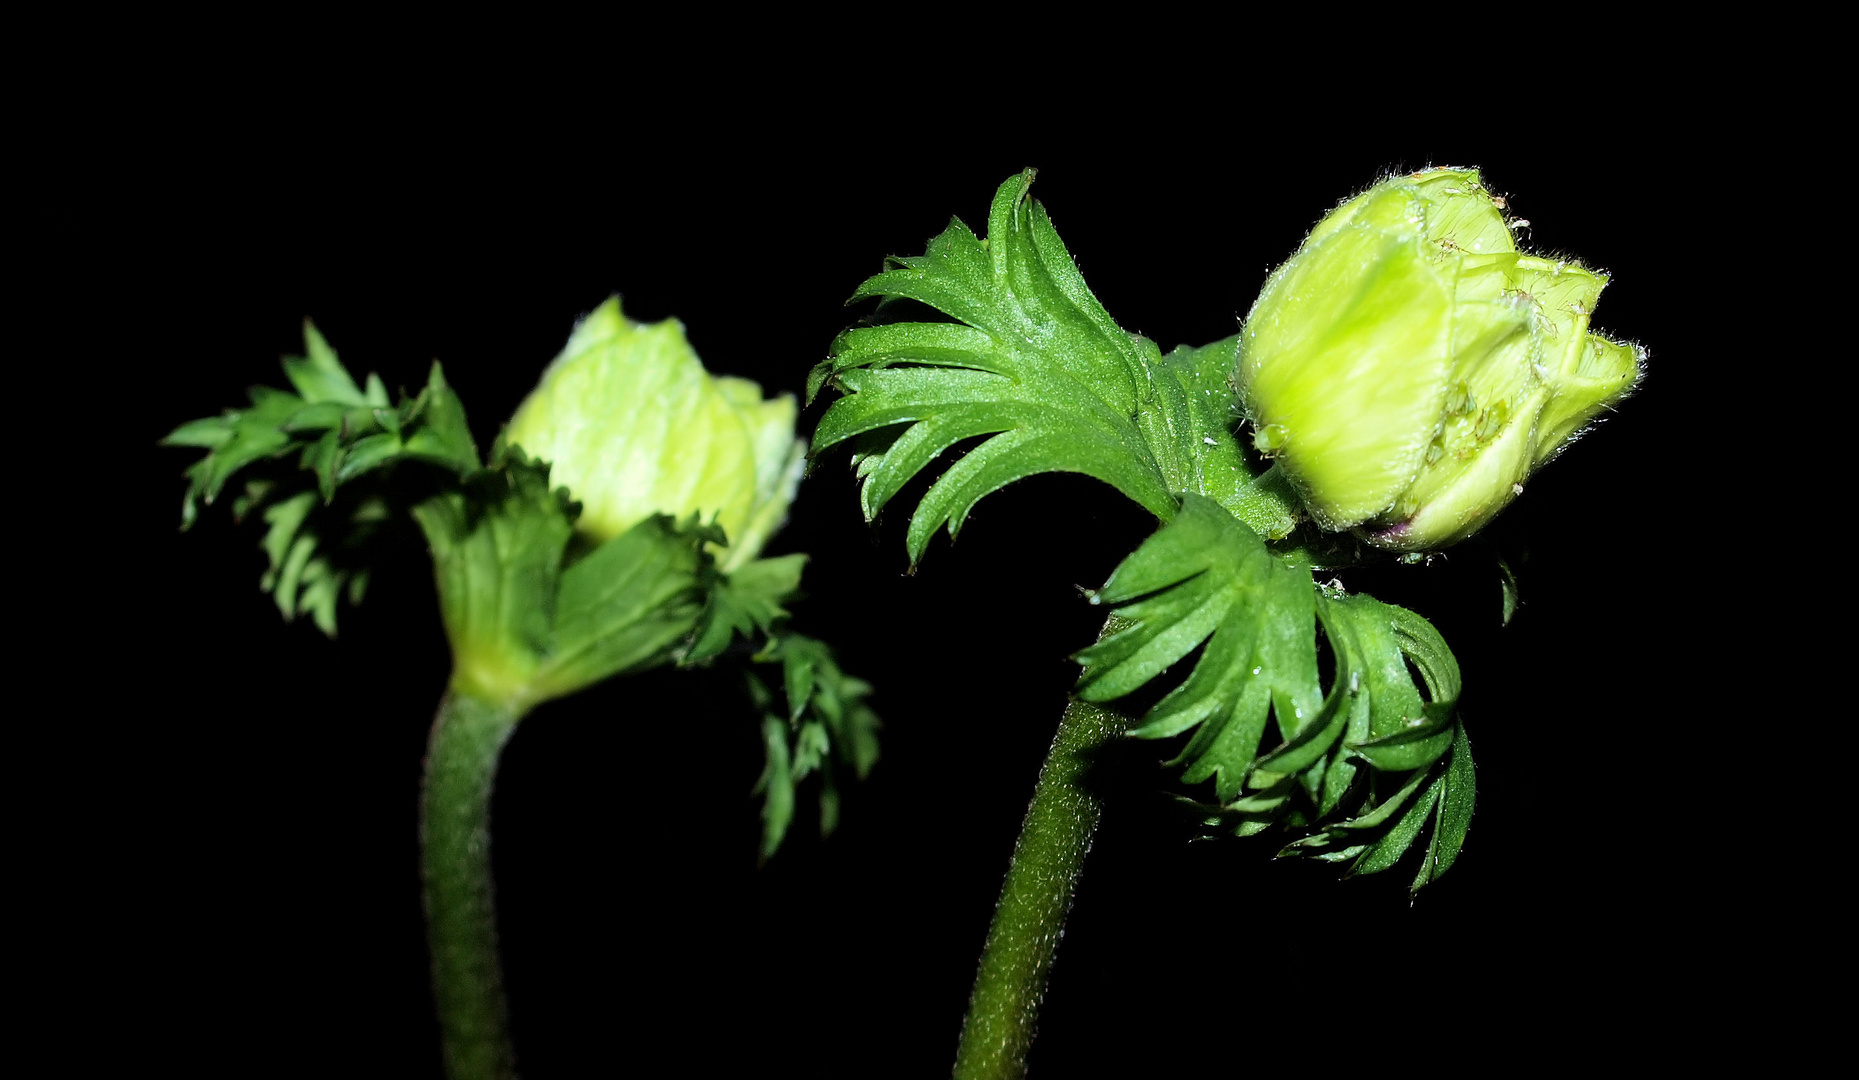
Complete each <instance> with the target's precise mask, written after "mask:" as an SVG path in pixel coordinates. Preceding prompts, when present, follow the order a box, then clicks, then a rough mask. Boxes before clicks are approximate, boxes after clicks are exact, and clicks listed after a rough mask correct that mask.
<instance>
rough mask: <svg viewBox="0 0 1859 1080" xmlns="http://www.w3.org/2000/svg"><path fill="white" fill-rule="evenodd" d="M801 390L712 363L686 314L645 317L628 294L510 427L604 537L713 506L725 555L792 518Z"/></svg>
mask: <svg viewBox="0 0 1859 1080" xmlns="http://www.w3.org/2000/svg"><path fill="white" fill-rule="evenodd" d="M795 414H796V407H795V404H794V399H793V397H792V396H790V395H786V394H783V395H781V396H780V397H776V398H773V399H770V400H766V401H764V400H763V399H762V388H761V387H760V386H758V385H757V384H755V383H753V382H750V381H749V380H747V379H737V378H728V377H718V376H714V375H711V374H710V373H709V372H707V371H705V370H704V366H703V363H702V362H701V361H699V360H698V358H697V353H696V351H695V350H693V349H692V348H691V345H690V342H689V341H688V340H686V338H685V336H684V326H683V325H682V324H681V323H679V322H677V321H676V320H672V319H668V320H666V321H664V322H661V323H649V324H648V323H636V322H633V321H632V320H630V319H628V318H626V317H625V316H624V315H623V314H622V313H621V311H620V302H619V300H618V299H617V298H615V299H611V300H608V301H607V302H606V303H604V304H602V305H601V306H600V307H599V308H597V309H595V311H594V312H593V313H592V314H590V315H589V316H588V317H587V318H585V319H583V320H582V321H581V323H580V325H579V326H577V327H575V330H574V333H573V334H572V335H571V336H570V337H569V339H568V345H567V347H565V348H564V349H563V350H562V354H561V356H559V357H557V358H556V360H555V362H554V363H553V364H551V365H550V366H549V369H548V371H546V372H544V373H543V376H542V383H541V385H540V386H538V387H536V389H535V391H534V392H533V393H531V394H530V395H529V398H528V399H527V400H526V401H524V402H523V404H522V405H521V406H520V407H519V408H518V409H517V411H516V415H515V416H514V417H513V418H512V419H511V421H510V427H509V429H508V432H507V437H508V439H509V441H510V442H511V443H514V444H516V445H519V446H521V447H522V448H523V450H524V452H526V453H527V454H528V455H529V456H530V457H532V458H538V459H540V460H543V461H547V462H549V463H550V465H551V469H550V477H551V480H552V482H553V483H555V484H559V485H564V486H566V487H567V488H568V491H569V494H570V495H572V496H573V497H574V498H575V499H577V500H579V501H580V503H581V517H580V519H579V521H578V522H577V523H576V528H577V529H579V530H580V531H582V532H583V533H585V534H587V535H589V536H590V537H592V538H593V539H595V540H597V541H604V540H608V539H611V538H612V537H615V536H618V535H619V534H620V533H622V532H625V531H626V530H627V529H629V528H631V527H632V526H633V525H636V524H638V523H639V522H640V521H642V520H644V519H645V518H647V517H649V516H651V515H652V514H669V515H671V516H672V517H674V518H680V519H682V518H686V517H689V516H690V515H691V514H692V513H696V514H699V515H700V516H701V517H702V518H703V520H704V521H706V522H708V521H709V520H710V519H711V518H712V516H714V517H715V518H716V520H717V523H718V524H720V525H721V526H722V527H723V531H724V533H725V534H726V535H727V536H728V538H729V546H728V548H727V550H725V551H722V552H720V553H719V560H718V561H719V564H720V565H721V567H722V568H723V569H724V570H731V569H734V568H735V567H737V566H740V565H741V564H743V563H745V562H747V561H749V560H750V559H752V558H754V557H755V555H756V553H758V552H759V551H760V550H761V548H762V545H763V544H764V543H766V542H767V540H768V537H769V536H770V535H771V534H773V532H774V531H775V530H776V529H777V528H779V527H780V526H781V524H782V522H783V521H785V520H786V518H787V510H788V504H789V503H791V502H792V501H793V499H794V490H795V488H796V486H797V485H798V484H799V483H800V474H801V470H802V468H803V467H804V464H805V458H806V443H805V442H804V441H802V440H801V439H798V438H796V437H795V434H794V420H795Z"/></svg>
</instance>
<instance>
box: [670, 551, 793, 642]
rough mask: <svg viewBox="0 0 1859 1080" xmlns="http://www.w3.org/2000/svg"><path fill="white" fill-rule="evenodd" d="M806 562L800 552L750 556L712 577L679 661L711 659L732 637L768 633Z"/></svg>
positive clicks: (784, 614) (750, 637)
mask: <svg viewBox="0 0 1859 1080" xmlns="http://www.w3.org/2000/svg"><path fill="white" fill-rule="evenodd" d="M806 562H807V557H806V556H805V555H783V556H781V557H779V558H774V559H756V560H754V561H753V562H750V563H747V564H746V565H743V566H739V567H737V568H736V569H735V570H734V571H732V572H731V573H729V574H728V575H723V574H716V575H713V576H712V579H711V582H710V585H709V590H708V594H707V597H706V599H705V602H704V611H703V615H702V616H701V617H700V618H699V619H698V622H697V632H696V635H695V636H694V638H693V641H692V644H691V646H690V648H689V649H687V650H686V651H685V654H684V655H683V656H682V657H680V658H679V663H682V664H696V663H702V662H704V661H707V660H711V659H713V658H715V657H717V656H719V655H721V654H722V652H723V650H724V649H726V648H727V647H728V646H729V643H730V642H731V641H732V640H734V639H735V638H737V637H740V638H742V639H743V640H744V641H752V640H753V638H754V637H755V635H756V634H757V633H758V632H759V633H761V634H762V635H764V636H766V635H769V634H770V633H771V632H772V631H773V629H774V627H775V625H776V623H778V622H780V621H781V620H783V619H785V618H786V617H787V614H788V612H787V609H786V608H785V607H783V606H782V605H783V603H785V602H786V601H787V600H788V599H789V598H790V597H792V596H793V595H794V593H795V591H796V590H798V589H799V588H800V575H801V570H802V568H803V567H804V566H805V565H806Z"/></svg>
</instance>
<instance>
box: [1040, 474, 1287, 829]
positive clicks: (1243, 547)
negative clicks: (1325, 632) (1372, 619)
mask: <svg viewBox="0 0 1859 1080" xmlns="http://www.w3.org/2000/svg"><path fill="white" fill-rule="evenodd" d="M1092 599H1093V602H1096V603H1109V604H1113V605H1116V607H1115V608H1114V613H1115V614H1116V615H1117V616H1118V617H1120V618H1123V619H1126V620H1129V621H1130V622H1131V624H1132V625H1130V626H1129V627H1128V628H1127V629H1124V630H1122V631H1121V632H1119V633H1115V634H1113V635H1111V636H1110V637H1107V638H1106V639H1104V640H1103V641H1101V642H1099V643H1098V644H1097V645H1094V646H1092V647H1091V648H1089V649H1086V650H1085V651H1084V652H1082V653H1080V654H1078V657H1077V659H1078V661H1079V662H1080V663H1082V664H1084V665H1085V671H1084V674H1083V676H1082V677H1081V678H1080V680H1079V684H1078V691H1077V693H1078V696H1079V697H1081V698H1083V699H1084V700H1086V701H1107V700H1111V699H1113V698H1117V697H1121V696H1123V695H1125V694H1128V693H1130V692H1131V691H1134V690H1136V689H1138V688H1139V687H1141V686H1142V685H1144V684H1146V683H1147V682H1148V681H1149V680H1150V679H1152V678H1154V677H1155V676H1157V675H1159V674H1160V673H1161V672H1162V671H1164V670H1166V669H1167V668H1168V667H1170V666H1171V665H1173V664H1174V663H1176V662H1177V661H1179V660H1181V659H1182V658H1183V657H1185V656H1186V655H1187V654H1188V653H1189V652H1191V651H1193V650H1194V649H1195V648H1196V647H1198V646H1200V645H1201V643H1202V642H1203V641H1205V642H1206V643H1207V645H1206V648H1205V650H1204V651H1203V652H1202V655H1201V659H1200V662H1199V663H1198V664H1196V666H1195V668H1194V671H1193V672H1192V674H1190V675H1189V677H1188V679H1187V680H1186V681H1185V682H1183V683H1182V684H1181V685H1180V686H1178V687H1176V688H1175V689H1174V690H1173V691H1171V692H1170V693H1169V694H1168V695H1167V696H1166V697H1164V698H1163V699H1162V700H1161V701H1160V702H1158V703H1157V704H1156V706H1155V707H1154V708H1153V709H1151V710H1150V711H1149V713H1148V714H1147V715H1146V716H1145V717H1144V718H1143V720H1142V721H1141V723H1140V724H1138V726H1137V727H1136V728H1135V729H1133V730H1132V731H1131V734H1132V735H1135V736H1137V737H1139V738H1152V739H1153V738H1166V737H1168V736H1171V735H1176V734H1179V733H1181V732H1184V731H1187V730H1189V729H1190V728H1194V727H1196V726H1197V725H1198V726H1199V727H1200V730H1199V731H1198V732H1197V733H1196V735H1195V738H1194V739H1192V740H1191V741H1190V742H1189V744H1188V746H1187V748H1186V749H1184V750H1183V751H1182V754H1181V756H1180V757H1179V758H1177V759H1176V760H1177V763H1179V764H1184V765H1185V766H1186V772H1185V773H1184V779H1186V780H1187V781H1188V782H1189V783H1198V782H1200V781H1202V780H1206V779H1209V778H1212V779H1214V780H1215V783H1216V790H1217V792H1218V796H1219V798H1220V800H1221V801H1222V802H1225V801H1229V800H1231V799H1232V798H1234V797H1235V796H1236V794H1237V793H1238V791H1239V790H1240V788H1241V785H1242V783H1243V782H1244V779H1245V776H1246V773H1247V772H1248V771H1249V770H1250V769H1251V768H1252V765H1253V762H1254V759H1255V758H1256V757H1257V755H1258V747H1259V743H1260V740H1261V739H1262V737H1263V736H1264V733H1265V725H1266V717H1267V714H1268V711H1270V712H1271V713H1273V714H1275V715H1276V717H1277V722H1278V727H1279V730H1280V733H1281V734H1282V735H1283V736H1284V737H1285V738H1286V739H1290V738H1292V737H1294V736H1295V735H1296V734H1297V733H1298V731H1299V730H1300V729H1301V728H1302V726H1303V725H1304V723H1305V720H1306V717H1307V716H1308V717H1309V718H1310V719H1311V720H1313V721H1314V720H1315V719H1316V718H1317V715H1318V712H1319V709H1320V706H1321V703H1322V698H1321V696H1320V694H1319V692H1318V687H1317V654H1316V642H1315V636H1314V634H1315V629H1314V623H1313V619H1314V614H1315V609H1314V602H1315V601H1314V588H1313V586H1312V584H1311V580H1310V572H1309V570H1308V569H1304V568H1300V567H1297V566H1294V565H1289V564H1286V563H1285V562H1283V561H1282V560H1280V559H1277V558H1275V557H1274V556H1273V555H1272V554H1271V553H1270V552H1269V551H1267V550H1266V548H1265V544H1264V542H1263V541H1262V540H1261V539H1260V538H1259V536H1258V534H1256V533H1254V532H1253V531H1252V530H1250V529H1248V528H1246V526H1245V525H1243V524H1241V523H1240V522H1239V520H1238V519H1236V518H1234V517H1233V515H1232V514H1230V513H1228V512H1227V511H1225V510H1223V509H1221V508H1220V507H1219V506H1218V505H1216V504H1215V503H1214V502H1213V501H1212V500H1211V499H1207V498H1205V497H1202V496H1195V495H1190V496H1188V497H1187V498H1185V499H1184V500H1183V502H1182V510H1181V514H1180V515H1179V516H1178V517H1177V518H1176V519H1175V521H1174V522H1173V523H1171V524H1170V525H1168V526H1166V527H1164V528H1163V529H1161V530H1160V531H1159V532H1157V533H1156V534H1155V535H1154V536H1152V537H1150V538H1149V539H1148V540H1146V541H1144V543H1143V544H1142V546H1141V547H1139V548H1138V549H1137V550H1136V552H1135V553H1134V554H1132V555H1131V556H1130V557H1129V558H1128V559H1126V560H1124V562H1123V563H1122V565H1120V566H1118V567H1117V569H1116V570H1115V572H1113V573H1112V574H1111V577H1110V580H1109V581H1108V582H1107V583H1106V584H1105V586H1104V588H1103V589H1102V590H1100V591H1099V592H1098V593H1096V594H1095V595H1094V596H1093V598H1092ZM1210 635H1211V639H1210Z"/></svg>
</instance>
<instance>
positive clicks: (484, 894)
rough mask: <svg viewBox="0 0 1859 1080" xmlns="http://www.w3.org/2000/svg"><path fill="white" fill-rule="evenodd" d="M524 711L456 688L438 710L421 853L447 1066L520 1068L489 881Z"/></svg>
mask: <svg viewBox="0 0 1859 1080" xmlns="http://www.w3.org/2000/svg"><path fill="white" fill-rule="evenodd" d="M521 715H522V714H521V713H520V712H519V711H518V710H517V709H514V708H512V707H510V706H507V705H498V704H494V703H492V702H488V701H485V700H483V699H481V698H477V697H473V696H471V695H470V694H465V693H461V692H459V691H457V690H452V691H448V692H447V693H446V695H445V697H444V699H443V700H441V701H440V702H439V714H438V715H437V716H436V717H434V718H433V725H432V736H431V738H430V739H429V741H428V742H427V749H426V778H425V784H424V789H423V792H422V795H421V800H420V861H421V876H422V878H423V879H424V882H425V902H426V931H427V940H428V942H429V943H430V944H431V947H432V982H433V997H434V999H435V1000H436V1002H437V1004H438V1010H439V1029H440V1036H441V1039H442V1040H443V1046H444V1053H445V1072H446V1075H447V1076H449V1077H451V1078H452V1080H507V1078H510V1077H514V1076H515V1075H516V1064H515V1056H514V1054H513V1053H512V1051H511V1047H510V1022H509V1014H508V1010H507V1009H506V1007H505V1004H504V994H503V969H502V966H501V965H500V964H499V962H498V959H497V911H496V906H495V903H494V901H493V896H492V888H491V833H490V818H491V786H492V784H493V782H494V781H495V779H496V776H497V758H498V755H499V754H500V753H501V752H502V750H503V745H504V743H505V742H507V741H508V740H509V738H510V733H511V732H512V731H514V730H515V729H516V722H517V720H518V719H519V718H520V717H521Z"/></svg>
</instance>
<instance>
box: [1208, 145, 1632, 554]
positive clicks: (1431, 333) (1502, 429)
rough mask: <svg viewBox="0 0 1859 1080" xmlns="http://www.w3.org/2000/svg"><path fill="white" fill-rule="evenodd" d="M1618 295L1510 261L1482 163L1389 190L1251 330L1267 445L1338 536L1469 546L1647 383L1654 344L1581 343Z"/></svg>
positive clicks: (1249, 378)
mask: <svg viewBox="0 0 1859 1080" xmlns="http://www.w3.org/2000/svg"><path fill="white" fill-rule="evenodd" d="M1606 284H1607V278H1606V276H1605V275H1602V274H1597V273H1594V272H1592V271H1590V270H1586V269H1584V268H1582V267H1581V266H1580V265H1579V264H1577V263H1574V262H1570V261H1567V260H1554V259H1545V258H1539V257H1536V256H1532V255H1526V254H1523V253H1521V252H1519V251H1517V250H1516V245H1515V243H1514V242H1513V240H1512V238H1511V231H1510V227H1509V223H1508V222H1506V221H1505V218H1504V214H1503V208H1502V205H1501V203H1500V202H1499V201H1498V200H1496V199H1494V198H1492V196H1491V195H1490V194H1489V193H1488V192H1487V191H1486V190H1485V189H1484V187H1483V185H1482V184H1481V183H1480V181H1479V176H1478V173H1477V172H1476V171H1475V170H1468V169H1428V170H1425V171H1423V172H1419V173H1415V174H1413V175H1411V176H1401V177H1391V178H1389V179H1387V180H1384V181H1382V182H1381V183H1379V184H1376V185H1375V186H1374V187H1372V188H1370V189H1369V190H1368V191H1366V192H1364V193H1363V194H1362V195H1359V196H1357V197H1356V198H1354V199H1352V200H1350V201H1349V202H1347V203H1345V204H1343V205H1342V206H1341V207H1340V208H1338V209H1337V210H1335V211H1334V212H1332V213H1331V214H1330V215H1329V216H1328V217H1326V218H1324V219H1323V220H1322V221H1321V222H1319V223H1318V224H1317V227H1316V228H1315V229H1313V230H1312V231H1311V234H1310V237H1309V238H1308V239H1306V240H1305V241H1304V244H1303V246H1302V247H1300V248H1299V249H1298V251H1297V253H1296V254H1295V255H1293V256H1292V257H1291V259H1290V261H1289V262H1287V263H1285V264H1284V265H1283V266H1282V267H1280V268H1279V269H1278V270H1277V271H1276V272H1275V273H1274V274H1272V276H1271V278H1270V279H1269V280H1268V281H1267V282H1266V284H1265V288H1264V290H1263V291H1261V292H1260V294H1259V299H1258V301H1257V302H1256V303H1255V304H1254V305H1253V307H1252V312H1251V314H1250V315H1249V316H1248V317H1247V319H1246V327H1245V332H1244V334H1243V335H1242V336H1241V343H1240V352H1239V368H1238V371H1237V373H1236V375H1235V379H1236V381H1237V384H1238V388H1239V391H1240V395H1241V397H1242V400H1243V401H1244V403H1245V408H1246V411H1247V415H1248V416H1249V418H1250V419H1251V420H1252V423H1253V426H1254V429H1255V436H1254V445H1255V446H1257V448H1258V449H1259V450H1260V451H1261V452H1262V453H1264V454H1266V455H1267V456H1269V457H1273V458H1276V459H1277V460H1278V463H1279V464H1280V465H1281V466H1282V467H1283V468H1284V470H1285V472H1286V473H1287V474H1288V475H1289V476H1290V477H1291V479H1292V481H1293V482H1294V483H1295V484H1296V485H1297V487H1298V490H1299V492H1300V494H1301V495H1302V496H1303V499H1304V503H1305V506H1306V507H1307V508H1308V509H1309V510H1310V513H1311V516H1312V517H1313V518H1315V519H1316V521H1317V523H1318V524H1319V525H1321V526H1322V527H1324V528H1326V529H1332V530H1340V529H1356V530H1357V531H1358V532H1359V533H1360V534H1361V535H1363V536H1364V537H1365V538H1366V539H1367V540H1368V541H1369V542H1370V543H1373V544H1376V545H1377V546H1380V547H1384V548H1389V549H1393V550H1397V551H1420V550H1425V549H1429V548H1437V547H1444V546H1446V545H1448V544H1452V543H1456V542H1457V541H1459V540H1462V539H1464V538H1465V537H1467V536H1469V535H1471V534H1472V533H1473V532H1475V531H1477V530H1478V529H1479V528H1480V527H1481V526H1483V525H1484V524H1485V523H1486V522H1487V521H1489V520H1490V519H1491V518H1492V517H1493V516H1494V515H1495V514H1496V513H1497V512H1498V511H1499V510H1501V509H1503V508H1504V506H1505V505H1506V504H1508V503H1509V502H1510V500H1511V499H1512V498H1514V497H1515V496H1516V495H1517V494H1518V493H1520V492H1521V491H1522V490H1523V481H1524V479H1525V478H1526V477H1527V476H1528V475H1529V474H1530V472H1531V471H1532V470H1534V469H1536V468H1537V467H1539V466H1541V465H1542V464H1544V463H1545V462H1547V461H1548V460H1549V459H1550V458H1552V457H1554V456H1555V454H1556V453H1557V452H1558V451H1559V450H1560V449H1561V448H1562V447H1563V446H1565V445H1567V444H1568V443H1569V442H1570V441H1571V440H1572V439H1573V438H1574V437H1575V436H1576V435H1577V434H1579V433H1580V431H1581V429H1582V428H1583V427H1584V425H1586V424H1587V423H1588V421H1589V420H1591V419H1593V417H1594V416H1595V415H1596V414H1597V413H1599V412H1600V411H1601V410H1603V409H1605V408H1607V407H1608V406H1610V405H1612V404H1613V403H1615V402H1616V401H1618V400H1620V399H1621V398H1622V397H1624V396H1626V394H1627V393H1628V391H1630V390H1631V389H1632V388H1633V384H1634V383H1635V381H1637V379H1638V378H1639V375H1640V370H1641V366H1642V364H1643V362H1644V353H1643V351H1642V350H1640V349H1638V348H1637V347H1635V346H1632V345H1624V344H1620V343H1617V342H1613V341H1609V340H1607V339H1606V338H1603V337H1600V336H1599V335H1596V334H1591V333H1589V331H1588V319H1589V315H1590V313H1591V312H1592V311H1593V310H1594V305H1595V302H1596V300H1597V299H1599V297H1600V294H1601V289H1602V288H1603V287H1604V286H1605V285H1606Z"/></svg>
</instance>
